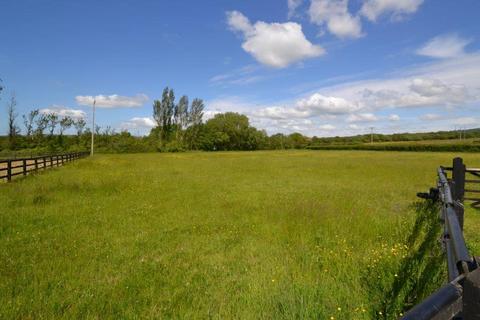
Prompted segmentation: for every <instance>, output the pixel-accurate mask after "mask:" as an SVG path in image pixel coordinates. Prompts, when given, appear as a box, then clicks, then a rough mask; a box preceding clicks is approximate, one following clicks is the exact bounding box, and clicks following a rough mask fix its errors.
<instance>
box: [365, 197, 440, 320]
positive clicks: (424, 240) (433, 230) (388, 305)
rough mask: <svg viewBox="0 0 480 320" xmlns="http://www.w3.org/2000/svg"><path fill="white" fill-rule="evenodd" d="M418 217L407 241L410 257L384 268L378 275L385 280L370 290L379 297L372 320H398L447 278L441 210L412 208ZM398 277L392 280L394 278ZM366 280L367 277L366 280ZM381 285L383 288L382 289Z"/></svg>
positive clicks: (421, 206)
mask: <svg viewBox="0 0 480 320" xmlns="http://www.w3.org/2000/svg"><path fill="white" fill-rule="evenodd" d="M413 206H414V208H415V211H416V213H417V215H416V220H415V223H414V226H413V228H412V230H411V232H410V234H408V235H407V237H406V239H405V244H406V245H407V246H408V247H409V248H411V249H410V252H409V254H408V255H407V256H406V257H405V258H403V260H402V261H401V263H400V265H398V263H396V264H393V263H391V264H390V265H389V264H387V265H384V266H382V267H381V268H385V270H381V271H380V272H379V274H383V275H384V280H383V281H379V282H378V283H377V284H372V281H371V279H370V283H369V284H368V287H369V288H370V290H373V291H376V292H372V293H373V296H375V297H378V298H379V299H378V300H377V302H376V303H377V307H376V308H375V309H376V310H375V311H374V314H372V318H377V319H397V318H398V317H399V315H401V314H402V313H404V312H405V311H408V310H409V309H410V308H412V307H413V306H414V305H416V304H417V303H419V302H421V301H422V300H423V299H425V298H426V297H427V296H429V295H430V294H431V293H432V292H433V291H435V290H436V289H438V288H439V287H440V286H441V285H442V284H443V283H444V280H445V277H446V275H445V274H446V263H445V258H444V255H443V251H442V247H441V244H440V242H439V239H440V235H441V232H442V224H441V223H440V222H439V218H438V207H437V206H436V205H435V204H433V203H431V202H427V201H425V202H417V203H414V204H413ZM392 274H395V275H396V276H394V277H393V281H392V280H388V279H392V277H391V275H392ZM385 278H386V279H385ZM366 279H367V278H366V277H365V280H366ZM379 284H380V285H379Z"/></svg>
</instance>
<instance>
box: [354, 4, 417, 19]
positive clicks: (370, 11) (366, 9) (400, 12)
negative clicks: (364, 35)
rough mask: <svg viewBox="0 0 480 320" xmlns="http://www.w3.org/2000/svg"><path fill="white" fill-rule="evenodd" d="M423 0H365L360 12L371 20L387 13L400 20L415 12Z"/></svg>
mask: <svg viewBox="0 0 480 320" xmlns="http://www.w3.org/2000/svg"><path fill="white" fill-rule="evenodd" d="M422 3H423V0H365V1H364V3H363V5H362V8H361V9H360V13H361V14H362V15H363V16H365V17H366V18H367V19H368V20H370V21H377V19H378V18H379V17H380V16H382V15H385V14H390V15H391V18H392V19H393V20H399V19H401V18H402V17H403V16H405V15H409V14H412V13H415V12H416V11H417V10H418V8H419V7H420V5H421V4H422Z"/></svg>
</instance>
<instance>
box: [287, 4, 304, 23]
mask: <svg viewBox="0 0 480 320" xmlns="http://www.w3.org/2000/svg"><path fill="white" fill-rule="evenodd" d="M302 2H303V0H288V1H287V4H288V18H289V19H290V18H291V17H293V16H295V11H296V10H297V8H298V7H299V6H300V5H301V4H302Z"/></svg>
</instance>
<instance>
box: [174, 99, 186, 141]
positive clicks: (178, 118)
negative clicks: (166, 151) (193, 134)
mask: <svg viewBox="0 0 480 320" xmlns="http://www.w3.org/2000/svg"><path fill="white" fill-rule="evenodd" d="M175 125H176V139H177V140H178V139H179V135H178V134H179V132H181V131H182V130H185V129H186V127H187V125H188V97H187V96H182V97H181V98H180V100H179V101H178V104H177V105H176V107H175Z"/></svg>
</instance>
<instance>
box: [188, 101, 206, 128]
mask: <svg viewBox="0 0 480 320" xmlns="http://www.w3.org/2000/svg"><path fill="white" fill-rule="evenodd" d="M203 109H205V105H204V104H203V100H202V99H198V98H195V99H193V102H192V106H191V108H190V112H189V115H190V119H189V120H190V123H191V124H192V125H199V124H201V123H202V119H203Z"/></svg>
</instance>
